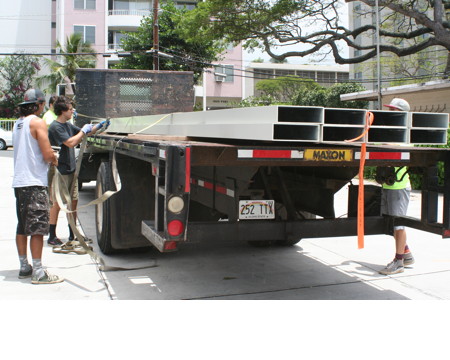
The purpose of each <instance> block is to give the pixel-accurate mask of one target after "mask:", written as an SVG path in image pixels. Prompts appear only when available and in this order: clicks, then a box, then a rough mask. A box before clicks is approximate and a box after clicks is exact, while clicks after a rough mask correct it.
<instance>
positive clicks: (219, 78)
mask: <svg viewBox="0 0 450 360" xmlns="http://www.w3.org/2000/svg"><path fill="white" fill-rule="evenodd" d="M226 77H227V75H226V74H222V73H214V80H216V81H217V82H224V81H225V78H226Z"/></svg>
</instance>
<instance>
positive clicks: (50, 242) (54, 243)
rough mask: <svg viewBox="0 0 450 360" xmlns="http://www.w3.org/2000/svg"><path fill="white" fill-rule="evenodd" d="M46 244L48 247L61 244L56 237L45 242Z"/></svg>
mask: <svg viewBox="0 0 450 360" xmlns="http://www.w3.org/2000/svg"><path fill="white" fill-rule="evenodd" d="M47 244H49V245H50V246H60V245H62V244H63V242H62V241H61V240H59V239H58V238H57V237H54V238H51V239H48V240H47Z"/></svg>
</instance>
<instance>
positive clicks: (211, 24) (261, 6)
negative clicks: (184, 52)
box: [181, 0, 305, 48]
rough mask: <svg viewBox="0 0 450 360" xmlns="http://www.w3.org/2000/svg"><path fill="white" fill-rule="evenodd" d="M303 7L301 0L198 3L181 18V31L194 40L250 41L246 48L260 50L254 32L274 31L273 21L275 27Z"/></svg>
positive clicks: (220, 0)
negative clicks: (276, 23) (275, 22)
mask: <svg viewBox="0 0 450 360" xmlns="http://www.w3.org/2000/svg"><path fill="white" fill-rule="evenodd" d="M304 8H305V5H304V2H303V1H297V0H277V1H265V0H256V1H247V0H214V1H210V0H207V1H203V2H198V3H197V7H196V8H195V9H194V10H193V11H191V12H189V13H188V14H186V16H185V17H184V18H183V19H182V24H181V25H182V26H181V27H182V28H183V29H184V31H185V33H186V35H187V36H189V37H191V38H194V39H209V40H214V39H223V40H224V41H229V42H234V41H240V40H247V39H248V40H249V41H248V42H247V44H246V47H247V48H256V47H261V46H262V45H261V43H260V41H259V40H256V38H257V36H255V37H254V36H251V35H250V36H249V34H253V33H263V32H267V31H274V30H275V29H276V26H275V27H272V26H271V25H273V24H272V23H273V21H274V19H277V22H278V24H280V23H282V22H283V21H284V20H283V19H285V18H289V17H290V16H291V14H293V13H295V12H296V11H300V10H303V9H304Z"/></svg>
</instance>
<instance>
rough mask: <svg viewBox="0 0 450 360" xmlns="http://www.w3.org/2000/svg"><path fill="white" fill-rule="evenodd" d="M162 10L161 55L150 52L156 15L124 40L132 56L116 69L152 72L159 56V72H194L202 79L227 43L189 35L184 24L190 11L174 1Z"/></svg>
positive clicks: (146, 20) (145, 19)
mask: <svg viewBox="0 0 450 360" xmlns="http://www.w3.org/2000/svg"><path fill="white" fill-rule="evenodd" d="M161 10H162V11H161V12H160V15H159V16H158V25H159V32H158V33H159V50H160V52H158V54H156V53H155V52H153V53H152V52H150V53H148V52H147V51H149V50H151V49H152V46H153V16H149V17H145V18H144V19H143V20H142V21H141V25H140V26H139V28H138V30H137V31H136V32H129V33H127V34H126V37H125V38H124V39H123V40H122V47H123V49H124V50H125V51H126V52H130V55H131V56H129V57H124V58H122V60H121V62H120V63H119V64H118V65H116V67H117V68H120V69H141V70H151V69H153V56H159V59H160V61H159V70H174V71H194V74H195V78H196V79H198V78H199V76H200V74H201V73H202V71H203V69H205V68H210V67H211V63H212V62H213V61H216V60H219V58H220V53H222V52H223V51H224V50H225V46H224V43H223V42H222V41H220V40H219V39H210V38H201V37H196V38H192V37H191V38H190V39H189V36H185V35H184V32H183V31H182V29H181V28H180V23H181V21H182V19H183V18H184V17H185V16H187V14H188V13H189V12H190V10H187V9H186V8H176V7H175V5H174V3H173V2H172V1H168V2H167V3H165V4H163V5H162V6H161ZM161 52H162V54H161ZM166 55H169V56H168V57H167V56H166Z"/></svg>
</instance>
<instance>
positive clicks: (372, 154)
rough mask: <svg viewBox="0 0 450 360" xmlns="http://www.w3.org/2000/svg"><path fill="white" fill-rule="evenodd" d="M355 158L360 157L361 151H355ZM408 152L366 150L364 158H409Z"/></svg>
mask: <svg viewBox="0 0 450 360" xmlns="http://www.w3.org/2000/svg"><path fill="white" fill-rule="evenodd" d="M355 159H356V160H359V159H361V152H356V153H355ZM409 159H410V157H409V152H376V151H371V152H366V160H409Z"/></svg>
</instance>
